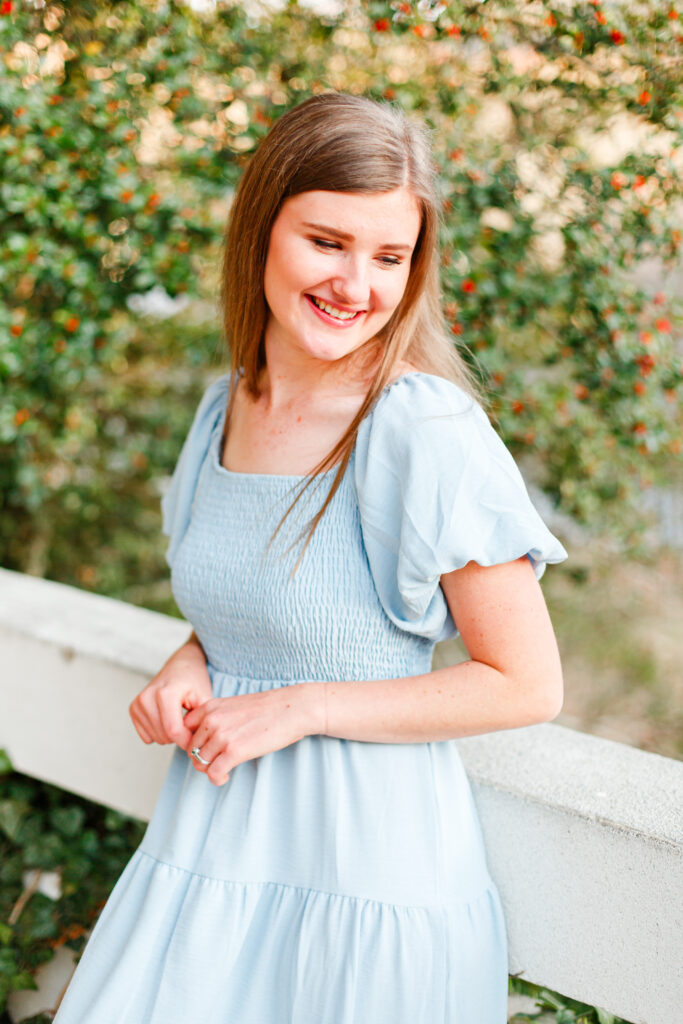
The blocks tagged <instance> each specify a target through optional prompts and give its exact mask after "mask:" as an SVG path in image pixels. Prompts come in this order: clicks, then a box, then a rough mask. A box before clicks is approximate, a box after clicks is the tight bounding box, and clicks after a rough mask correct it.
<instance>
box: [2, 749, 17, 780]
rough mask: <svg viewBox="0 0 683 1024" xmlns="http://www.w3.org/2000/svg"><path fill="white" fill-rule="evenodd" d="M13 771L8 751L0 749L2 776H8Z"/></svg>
mask: <svg viewBox="0 0 683 1024" xmlns="http://www.w3.org/2000/svg"><path fill="white" fill-rule="evenodd" d="M13 770H14V769H13V768H12V762H11V761H10V759H9V757H8V755H7V751H6V750H2V749H0V775H7V773H8V772H11V771H13Z"/></svg>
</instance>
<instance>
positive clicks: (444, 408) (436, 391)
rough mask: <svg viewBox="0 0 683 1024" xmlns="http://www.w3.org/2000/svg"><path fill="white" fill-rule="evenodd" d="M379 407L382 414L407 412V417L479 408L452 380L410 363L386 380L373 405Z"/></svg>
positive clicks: (472, 398) (469, 410)
mask: <svg viewBox="0 0 683 1024" xmlns="http://www.w3.org/2000/svg"><path fill="white" fill-rule="evenodd" d="M379 406H381V408H382V413H383V415H391V414H392V413H394V414H396V415H407V416H408V417H409V419H411V420H412V419H418V418H421V417H422V416H425V415H430V414H435V413H436V414H437V415H438V414H439V413H463V412H471V411H473V410H475V409H480V410H481V407H480V406H479V404H478V403H477V401H476V400H475V398H474V397H473V396H472V395H470V394H469V393H468V392H467V391H465V390H464V388H462V387H461V386H460V385H459V384H456V383H455V381H453V380H449V379H447V378H446V377H440V376H438V375H437V374H434V373H427V372H425V371H424V370H419V369H417V368H416V367H413V366H410V365H406V366H403V367H402V368H401V372H399V373H397V374H396V375H395V376H394V377H393V378H392V379H391V380H390V381H389V383H388V384H387V385H386V387H385V388H384V390H383V392H382V394H381V395H380V400H379V401H378V403H377V406H376V408H377V407H379ZM481 411H483V410H481Z"/></svg>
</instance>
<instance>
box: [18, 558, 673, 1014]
mask: <svg viewBox="0 0 683 1024" xmlns="http://www.w3.org/2000/svg"><path fill="white" fill-rule="evenodd" d="M188 634H189V627H188V626H187V624H185V623H182V622H179V621H177V620H174V619H170V618H168V617H166V616H163V615H158V614H156V613H153V612H149V611H145V610H143V609H139V608H134V607H132V606H130V605H125V604H122V603H121V602H118V601H112V600H110V599H108V598H103V597H98V596H94V595H91V594H87V593H85V592H83V591H78V590H75V589H74V588H70V587H65V586H62V585H60V584H56V583H50V582H47V581H45V580H38V579H34V578H31V577H27V576H22V575H20V574H17V573H11V572H7V571H6V570H0V638H1V641H2V645H3V657H2V682H1V684H0V687H1V693H2V701H3V709H4V714H3V715H2V720H1V722H0V746H3V747H5V749H6V750H7V751H8V753H9V755H10V757H11V758H12V761H13V763H14V764H15V765H16V767H17V769H18V770H20V771H23V772H25V773H27V774H29V775H33V776H36V777H39V778H43V779H45V780H47V781H50V782H53V783H55V784H56V785H59V786H63V787H64V788H66V789H70V790H72V791H73V792H76V793H80V794H81V795H84V796H87V797H90V798H92V799H95V800H98V801H99V802H101V803H105V804H108V805H110V806H112V807H116V808H117V809H119V810H123V811H126V812H128V813H130V814H134V815H136V816H138V817H148V816H149V814H150V813H151V809H152V807H153V804H154V800H155V797H156V793H157V791H158V789H159V786H160V784H161V780H162V778H163V774H164V772H165V769H166V765H167V763H168V759H169V757H170V753H171V751H170V749H169V748H158V747H145V746H144V744H142V743H140V741H139V740H138V738H137V735H136V734H135V731H134V729H133V727H132V725H131V723H130V720H129V718H128V714H127V707H128V704H129V703H130V701H131V700H132V698H133V697H134V696H135V694H136V693H137V692H138V691H139V689H140V688H141V686H142V685H144V683H145V682H146V681H147V680H148V679H149V678H150V677H151V676H152V675H154V673H155V672H156V671H157V669H158V668H159V667H160V666H161V664H162V663H163V662H164V661H165V660H166V658H167V657H168V655H169V654H170V653H171V651H173V650H174V649H175V648H176V647H178V646H179V645H180V644H181V643H182V642H183V641H184V640H185V638H186V637H187V635H188ZM457 743H458V747H459V750H460V752H461V754H462V757H463V760H464V762H465V765H466V767H467V770H468V773H469V775H470V778H471V780H472V784H473V790H474V794H475V798H476V800H477V804H478V807H479V812H480V817H481V822H482V828H483V831H484V835H485V838H486V843H487V849H488V851H489V864H490V867H491V871H492V874H493V876H494V878H495V879H496V882H497V884H498V886H499V889H500V893H501V897H502V900H503V904H504V906H505V911H506V920H507V925H508V933H509V940H510V970H511V971H512V972H513V973H521V974H522V976H523V977H525V978H526V979H527V980H529V981H534V982H536V983H539V984H543V985H547V986H548V987H549V988H552V989H556V990H557V991H560V992H563V993H565V994H566V995H569V996H572V997H574V998H577V999H582V1000H585V1001H586V1002H588V1003H591V1004H593V1005H597V1006H600V1007H602V1008H603V1009H606V1010H609V1011H611V1012H612V1013H615V1014H617V1015H619V1016H621V1017H623V1018H625V1019H626V1020H628V1021H631V1022H633V1024H673V1022H674V1021H677V1020H678V1019H679V1018H680V1010H681V1006H683V971H682V967H681V956H680V948H681V938H682V936H683V900H682V899H681V894H682V893H683V815H682V814H681V811H682V810H683V764H681V763H679V762H676V761H672V760H670V759H667V758H663V757H658V756H657V755H655V754H649V753H646V752H644V751H641V750H636V749H634V748H631V747H626V746H624V745H622V744H618V743H613V742H611V741H608V740H602V739H598V738H596V737H593V736H588V735H585V734H583V733H578V732H575V731H573V730H570V729H566V728H563V727H561V726H557V725H542V726H533V727H531V728H526V729H515V730H510V731H507V732H499V733H492V734H490V735H487V736H476V737H471V738H468V739H465V740H458V741H457ZM468 1024H469V1022H468Z"/></svg>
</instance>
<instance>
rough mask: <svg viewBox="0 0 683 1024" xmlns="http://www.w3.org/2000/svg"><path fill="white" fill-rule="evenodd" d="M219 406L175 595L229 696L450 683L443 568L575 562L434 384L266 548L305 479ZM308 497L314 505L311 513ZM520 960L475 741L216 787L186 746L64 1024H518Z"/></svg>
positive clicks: (355, 754) (345, 757)
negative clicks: (267, 459)
mask: <svg viewBox="0 0 683 1024" xmlns="http://www.w3.org/2000/svg"><path fill="white" fill-rule="evenodd" d="M227 390H228V378H227V376H225V377H221V378H220V379H219V380H217V381H216V382H215V383H214V384H212V385H211V386H210V387H209V389H208V390H207V392H206V394H205V395H204V398H203V399H202V402H201V404H200V406H199V409H198V411H197V414H196V417H195V420H194V424H193V426H192V428H191V430H190V433H189V435H188V438H187V441H186V443H185V446H184V448H183V451H182V454H181V457H180V460H179V462H178V466H177V469H176V472H175V474H174V477H173V481H172V486H171V489H170V492H169V493H168V495H167V496H166V498H165V500H164V503H163V511H164V522H165V529H166V531H167V532H168V534H169V535H170V546H169V554H168V557H169V562H170V564H171V566H172V582H173V591H174V594H175V597H176V600H177V603H178V606H179V607H180V609H181V610H182V612H183V614H184V615H185V616H186V618H187V619H188V620H189V621H190V622H191V623H192V625H193V626H194V628H195V630H196V632H197V634H198V636H199V639H200V640H201V643H202V646H203V647H204V650H205V652H206V655H207V658H208V664H209V672H210V675H211V679H212V682H213V688H214V694H215V695H216V696H217V697H230V696H232V695H234V694H242V693H250V692H255V691H259V690H263V689H269V688H272V687H281V686H288V685H290V684H292V683H296V682H302V681H310V680H342V681H343V680H350V679H386V678H392V677H399V676H411V675H418V674H421V673H424V672H427V671H429V669H430V664H431V658H432V650H433V646H434V642H435V641H436V640H439V639H442V638H445V637H448V636H452V635H454V633H455V626H454V623H453V621H452V619H451V617H450V614H449V612H448V608H447V605H446V602H445V600H444V597H443V593H442V591H441V590H440V588H439V577H440V575H441V574H442V573H444V572H449V571H450V570H452V569H456V568H459V567H461V566H463V565H465V564H466V563H467V562H468V561H470V560H472V559H474V560H476V561H477V562H479V563H480V564H482V565H492V564H494V563H499V562H506V561H510V560H512V559H515V558H518V557H520V556H521V555H524V554H527V555H528V557H529V558H530V560H531V561H532V563H533V565H534V567H535V569H536V572H537V575H540V574H541V572H542V571H543V568H544V565H545V563H546V562H559V561H561V560H562V559H563V558H564V557H566V553H565V551H564V549H563V548H562V546H561V544H559V542H558V541H557V540H556V539H555V538H554V537H553V536H552V534H551V533H549V531H548V530H547V528H546V527H545V526H544V524H543V522H542V521H541V520H540V518H539V516H538V515H537V513H536V512H535V510H534V508H533V506H532V505H531V502H530V500H529V498H528V496H527V493H526V490H525V488H524V484H523V482H522V478H521V476H520V474H519V472H518V470H517V468H516V466H515V464H514V462H513V460H512V458H511V456H510V455H509V454H508V452H507V450H506V449H505V447H504V446H503V444H502V442H501V441H500V440H499V438H498V436H497V435H496V434H495V432H494V431H493V429H492V427H491V426H490V425H489V422H488V420H487V418H486V416H485V414H484V413H483V412H482V411H481V409H480V408H479V407H478V406H477V405H475V404H474V403H473V402H472V401H471V400H470V399H469V398H468V397H467V396H465V395H464V394H463V392H462V391H460V390H459V389H458V388H457V387H456V386H455V385H453V384H451V383H449V382H447V381H445V380H442V379H441V378H438V377H435V376H432V375H429V374H424V373H410V374H408V375H406V376H404V377H402V378H400V379H399V380H397V381H395V382H394V383H393V384H391V385H390V386H389V387H387V388H386V389H385V390H384V392H383V393H382V395H381V396H380V398H379V399H378V402H377V403H376V405H375V407H374V410H373V411H372V413H371V414H370V415H369V416H368V417H367V418H366V419H365V420H364V422H363V423H362V425H361V429H360V431H359V434H358V439H357V443H356V446H355V450H354V453H353V456H352V460H351V462H350V464H349V467H348V470H347V472H346V474H345V476H344V479H343V482H342V485H341V487H340V489H339V491H338V492H337V494H336V495H335V497H334V499H333V501H332V503H331V506H330V508H329V509H328V511H327V513H326V514H325V516H324V517H323V519H322V521H321V523H320V525H319V527H318V529H317V530H316V532H315V533H314V535H313V539H312V541H311V543H310V545H309V548H308V550H307V551H306V553H305V555H304V558H303V561H302V563H301V566H300V568H299V570H298V572H297V573H296V574H295V575H294V577H293V578H291V576H290V574H291V569H292V567H293V565H294V563H295V561H296V558H297V555H298V551H299V547H298V545H297V544H295V545H294V548H293V549H292V548H290V547H289V545H291V543H292V541H293V540H296V538H297V536H298V534H299V532H300V530H301V529H302V527H304V526H305V525H306V523H307V522H308V521H309V519H310V517H311V514H312V512H313V510H314V509H315V508H316V507H319V502H320V500H321V495H322V494H323V493H324V492H325V489H326V488H328V487H329V486H330V484H331V481H332V474H333V472H334V471H332V472H331V473H327V474H325V475H324V476H323V478H322V480H321V482H320V484H319V490H318V491H317V492H315V493H314V494H313V496H312V497H311V498H310V500H309V501H308V504H307V505H305V504H304V505H303V506H302V507H299V506H298V507H297V511H296V513H295V514H293V515H292V516H291V517H290V518H289V519H288V520H286V522H285V527H284V528H283V531H281V533H280V534H278V537H277V539H276V541H275V542H274V544H273V545H272V546H271V548H270V549H269V550H268V551H267V552H266V545H267V543H268V541H269V539H270V538H271V535H272V533H273V531H274V529H275V527H276V525H277V523H278V522H279V520H280V518H281V516H282V514H283V512H284V511H285V509H286V508H287V505H288V504H289V502H290V501H291V499H292V494H293V492H292V488H293V487H296V485H297V484H298V483H301V478H299V477H292V476H272V475H265V474H246V473H235V472H230V471H228V470H226V469H224V468H223V467H222V466H221V464H220V439H221V431H222V425H223V419H224V413H225V406H226V400H227ZM300 505H301V503H300ZM506 995H507V948H506V934H505V924H504V919H503V914H502V910H501V905H500V900H499V896H498V893H497V890H496V887H495V884H494V882H493V881H492V879H491V877H490V875H489V872H488V870H487V865H486V858H485V851H484V847H483V843H482V836H481V831H480V826H479V822H478V818H477V813H476V808H475V805H474V802H473V799H472V794H471V791H470V786H469V783H468V780H467V777H466V775H465V772H464V770H463V766H462V763H461V760H460V756H459V754H458V750H457V746H456V744H455V743H454V742H453V741H445V742H436V743H405V744H382V743H362V742H356V741H349V740H343V739H334V738H330V737H326V736H309V737H306V738H305V739H303V740H301V741H300V742H298V743H295V744H293V745H291V746H290V747H287V748H286V749H284V750H279V751H276V752H275V753H272V754H268V755H266V756H264V757H260V758H258V759H256V760H252V761H248V762H246V763H244V764H241V765H239V766H238V767H236V768H234V769H233V771H232V772H231V775H230V780H229V782H228V783H227V784H226V785H225V786H222V787H215V786H213V785H212V784H211V782H210V781H209V780H208V778H207V777H206V776H205V775H203V774H200V773H198V772H196V771H194V770H193V768H192V765H191V763H190V761H189V759H188V756H187V754H185V753H184V752H183V751H180V750H178V751H176V754H175V756H174V759H173V762H172V765H171V769H170V772H169V775H168V778H167V780H166V782H165V784H164V787H163V790H162V792H161V795H160V798H159V802H158V804H157V807H156V810H155V812H154V815H153V818H152V820H151V822H150V824H149V827H148V830H147V832H146V834H145V837H144V839H143V842H142V844H141V846H140V848H139V850H138V851H137V852H136V853H135V854H134V856H133V858H132V860H131V861H130V863H129V865H128V867H127V868H126V869H125V871H124V873H123V875H122V876H121V878H120V880H119V882H118V883H117V885H116V888H115V889H114V891H113V893H112V895H111V897H110V899H109V901H108V903H107V905H106V907H105V909H104V911H103V912H102V915H101V917H100V919H99V921H98V923H97V925H96V927H95V930H94V932H93V935H92V937H91V939H90V942H89V943H88V946H87V948H86V951H85V953H84V956H83V959H82V961H81V964H80V965H79V967H78V969H77V971H76V974H75V976H74V979H73V981H72V984H71V986H70V987H69V990H68V992H67V994H66V997H65V999H64V1001H63V1003H62V1007H61V1009H60V1011H59V1013H58V1014H57V1018H56V1020H57V1022H58V1024H194V1022H196V1024H504V1022H505V1020H506Z"/></svg>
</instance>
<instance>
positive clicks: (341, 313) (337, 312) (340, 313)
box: [311, 295, 357, 320]
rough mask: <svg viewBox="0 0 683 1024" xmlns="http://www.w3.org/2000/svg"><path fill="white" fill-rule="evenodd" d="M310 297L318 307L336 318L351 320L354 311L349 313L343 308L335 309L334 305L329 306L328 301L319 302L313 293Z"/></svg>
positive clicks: (354, 314)
mask: <svg viewBox="0 0 683 1024" xmlns="http://www.w3.org/2000/svg"><path fill="white" fill-rule="evenodd" d="M311 298H312V300H313V302H314V303H315V305H316V306H317V307H318V309H324V310H325V312H326V313H329V315H330V316H333V317H335V318H336V319H337V320H351V319H352V318H353V317H354V316H357V314H356V313H349V312H348V311H345V310H343V309H337V307H336V306H331V305H330V304H329V302H321V301H320V299H316V297H315V295H311Z"/></svg>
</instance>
